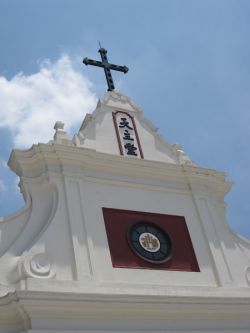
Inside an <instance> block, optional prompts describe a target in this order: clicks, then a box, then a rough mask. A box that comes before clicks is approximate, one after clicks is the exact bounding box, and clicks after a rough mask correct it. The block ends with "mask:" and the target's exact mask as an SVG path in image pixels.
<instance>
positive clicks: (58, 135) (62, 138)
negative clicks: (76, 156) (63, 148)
mask: <svg viewBox="0 0 250 333" xmlns="http://www.w3.org/2000/svg"><path fill="white" fill-rule="evenodd" d="M54 129H55V131H56V132H55V134H54V142H56V143H60V144H66V145H72V140H70V138H69V137H68V134H67V132H66V131H65V130H64V123H63V122H62V121H57V122H56V123H55V126H54Z"/></svg>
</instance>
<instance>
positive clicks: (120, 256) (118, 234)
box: [102, 208, 200, 272]
mask: <svg viewBox="0 0 250 333" xmlns="http://www.w3.org/2000/svg"><path fill="white" fill-rule="evenodd" d="M102 211H103V217H104V222H105V227H106V233H107V238H108V244H109V250H110V255H111V260H112V264H113V267H119V268H141V269H154V270H171V271H185V272H200V269H199V265H198V262H197V259H196V255H195V252H194V248H193V244H192V241H191V238H190V235H189V231H188V228H187V224H186V221H185V218H184V217H183V216H176V215H166V214H156V213H148V212H138V211H131V210H123V209H114V208H102ZM142 221H143V222H148V223H151V224H153V225H156V226H158V227H159V228H161V229H162V230H163V231H165V232H166V233H167V234H168V236H169V237H170V240H171V244H172V255H171V258H170V259H169V260H168V261H166V262H164V263H161V264H158V263H156V264H155V263H150V262H148V261H146V260H143V259H142V258H140V257H139V256H137V255H136V254H135V253H134V251H133V250H132V249H131V247H130V245H129V242H128V238H127V235H128V231H129V229H130V228H131V227H132V226H133V225H135V224H137V223H140V222H142Z"/></svg>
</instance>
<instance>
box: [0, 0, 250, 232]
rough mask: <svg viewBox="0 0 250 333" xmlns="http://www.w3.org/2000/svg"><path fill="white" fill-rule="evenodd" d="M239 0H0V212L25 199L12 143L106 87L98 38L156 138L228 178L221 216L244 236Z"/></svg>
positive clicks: (38, 134) (242, 14)
mask: <svg viewBox="0 0 250 333" xmlns="http://www.w3.org/2000/svg"><path fill="white" fill-rule="evenodd" d="M249 18H250V1H248V0H246V1H244V0H234V1H233V0H171V1H170V0H154V1H153V0H151V1H149V0H148V1H146V0H125V1H123V0H119V1H117V0H114V1H111V0H106V1H101V0H99V1H97V0H91V1H82V0H67V1H66V0H36V1H34V0H15V1H13V0H0V45H1V47H0V49H1V51H0V216H5V215H8V214H12V213H14V212H15V211H16V210H17V209H20V208H21V207H22V206H23V205H24V201H23V198H22V195H21V194H20V193H19V190H18V186H17V184H18V179H17V177H16V176H15V174H14V173H13V172H12V171H10V169H9V168H8V166H7V161H8V158H9V155H10V153H11V150H12V149H13V148H29V147H30V146H31V145H32V144H33V143H37V142H48V141H49V140H50V139H52V137H53V134H54V130H53V126H54V123H55V121H56V120H62V121H64V122H65V126H66V128H67V130H68V131H69V133H70V134H71V135H73V134H74V133H75V132H77V130H78V129H79V127H80V125H81V122H82V120H83V118H84V116H85V114H86V112H91V111H93V110H94V108H95V105H96V102H97V99H98V97H101V96H103V95H104V94H105V92H106V82H105V77H104V73H103V70H101V69H98V68H96V67H90V66H88V67H86V66H85V65H83V64H82V58H84V57H89V58H92V59H97V60H99V54H98V52H97V51H98V48H99V46H98V41H100V42H101V44H102V46H103V47H105V48H106V49H107V50H108V57H109V61H110V62H112V63H115V64H118V65H126V66H128V67H129V72H128V74H126V75H124V74H122V73H114V74H113V78H114V81H115V85H116V88H117V89H118V90H119V91H121V92H122V93H123V94H124V95H127V96H129V97H131V98H132V100H133V101H134V102H135V103H136V104H137V105H139V106H140V107H141V108H142V109H143V111H144V115H145V116H146V117H147V118H149V119H150V120H151V121H152V122H153V123H154V124H155V125H156V126H157V127H159V131H160V133H161V134H162V135H163V136H164V137H165V139H166V140H167V142H169V143H171V144H173V143H180V144H182V145H183V149H184V150H185V152H186V153H187V154H188V155H189V156H190V158H191V159H192V160H193V161H195V162H196V163H197V164H199V165H200V166H204V167H208V168H212V169H216V170H218V171H223V172H225V173H226V174H227V178H228V179H229V180H230V181H233V182H234V186H233V188H232V190H231V192H230V193H229V194H228V195H227V196H226V203H227V204H228V209H227V218H228V223H229V224H230V226H231V227H232V228H233V229H234V230H235V231H236V232H238V233H240V234H242V235H243V236H245V237H247V238H248V239H250V219H249V216H250V172H249V170H250V152H249V143H250V43H249V36H250V19H249Z"/></svg>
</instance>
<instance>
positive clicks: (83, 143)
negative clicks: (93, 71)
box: [75, 91, 192, 164]
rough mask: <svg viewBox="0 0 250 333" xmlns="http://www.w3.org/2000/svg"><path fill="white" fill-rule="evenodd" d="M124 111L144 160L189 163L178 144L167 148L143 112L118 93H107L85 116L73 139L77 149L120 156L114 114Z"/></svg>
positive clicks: (167, 145) (168, 145) (166, 144)
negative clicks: (92, 110)
mask: <svg viewBox="0 0 250 333" xmlns="http://www.w3.org/2000/svg"><path fill="white" fill-rule="evenodd" d="M117 111H121V112H125V113H127V114H128V115H130V116H131V118H133V120H134V123H135V125H136V129H137V133H138V138H139V141H140V145H141V150H142V152H143V157H144V158H145V159H146V160H152V161H161V162H167V163H174V164H192V162H191V160H190V159H189V158H188V156H187V155H185V153H184V152H183V151H182V149H181V146H180V145H170V144H168V143H166V142H165V141H164V139H163V138H162V136H161V135H159V134H158V132H157V130H158V129H157V128H156V127H155V126H154V125H153V124H152V123H151V122H150V121H149V120H147V119H146V118H145V117H144V116H143V113H142V110H141V109H140V108H139V107H137V106H136V105H135V104H134V103H133V102H132V101H131V100H130V98H128V97H126V96H124V95H122V94H121V93H119V92H117V91H112V92H108V93H107V94H106V95H105V96H104V97H103V98H102V99H101V100H99V102H98V104H97V107H96V110H95V111H94V112H93V113H92V114H91V115H90V114H87V115H86V117H85V119H84V121H83V123H82V126H81V128H80V131H79V133H78V134H77V135H76V136H75V143H76V145H77V146H78V147H83V148H90V149H94V150H96V151H97V152H103V153H108V154H114V155H120V151H119V144H118V141H117V133H116V130H115V126H114V120H113V113H115V112H117Z"/></svg>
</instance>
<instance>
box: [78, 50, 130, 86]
mask: <svg viewBox="0 0 250 333" xmlns="http://www.w3.org/2000/svg"><path fill="white" fill-rule="evenodd" d="M98 52H99V53H100V54H101V58H102V61H97V60H92V59H88V58H84V59H83V63H84V64H85V65H92V66H97V67H102V68H103V69H104V72H105V76H106V80H107V84H108V91H111V90H114V89H115V85H114V82H113V79H112V75H111V69H113V70H114V71H118V72H123V73H124V74H125V73H127V72H128V67H126V66H118V65H113V64H110V63H109V62H108V58H107V50H105V49H104V48H102V47H101V48H100V49H99V51H98Z"/></svg>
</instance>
